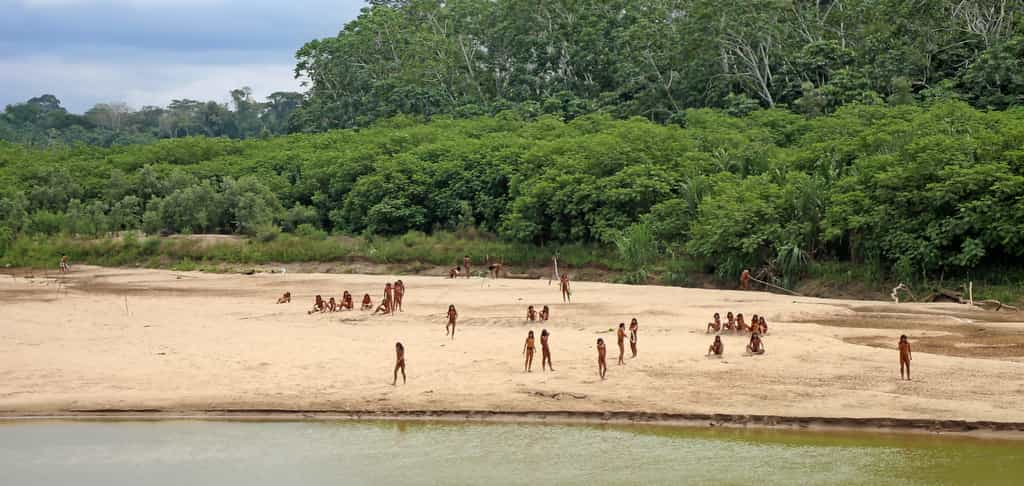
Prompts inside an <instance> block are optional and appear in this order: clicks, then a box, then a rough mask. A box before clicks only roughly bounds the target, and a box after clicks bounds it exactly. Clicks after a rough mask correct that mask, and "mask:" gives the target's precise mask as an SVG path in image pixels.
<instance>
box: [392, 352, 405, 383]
mask: <svg viewBox="0 0 1024 486" xmlns="http://www.w3.org/2000/svg"><path fill="white" fill-rule="evenodd" d="M399 369H401V370H402V384H403V385H404V384H405V346H402V343H395V377H394V380H392V381H391V386H395V385H396V384H398V370H399Z"/></svg>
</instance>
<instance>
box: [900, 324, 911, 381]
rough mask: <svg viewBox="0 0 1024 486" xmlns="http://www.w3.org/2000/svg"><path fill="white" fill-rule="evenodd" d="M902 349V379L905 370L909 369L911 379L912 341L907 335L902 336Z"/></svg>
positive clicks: (908, 375)
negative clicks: (908, 339)
mask: <svg viewBox="0 0 1024 486" xmlns="http://www.w3.org/2000/svg"><path fill="white" fill-rule="evenodd" d="M899 350H900V379H901V380H902V379H903V370H904V369H906V370H907V377H906V379H907V380H910V341H907V335H906V334H904V335H902V336H900V342H899Z"/></svg>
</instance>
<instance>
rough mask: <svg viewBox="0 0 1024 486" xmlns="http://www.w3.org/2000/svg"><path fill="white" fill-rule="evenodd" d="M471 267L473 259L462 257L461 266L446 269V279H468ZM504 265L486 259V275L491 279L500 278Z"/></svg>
mask: <svg viewBox="0 0 1024 486" xmlns="http://www.w3.org/2000/svg"><path fill="white" fill-rule="evenodd" d="M472 266H473V259H471V258H470V257H469V255H466V256H464V257H462V265H456V266H454V267H451V268H449V269H448V278H458V277H462V276H464V277H465V278H469V277H470V275H471V272H470V270H471V269H472ZM503 269H504V265H502V264H501V263H500V262H491V261H490V258H488V263H487V275H488V276H490V277H491V278H501V275H502V273H503Z"/></svg>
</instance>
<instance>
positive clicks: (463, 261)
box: [462, 255, 472, 278]
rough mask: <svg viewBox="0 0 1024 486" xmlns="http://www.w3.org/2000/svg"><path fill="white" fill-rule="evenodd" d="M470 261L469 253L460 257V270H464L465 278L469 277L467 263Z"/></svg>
mask: <svg viewBox="0 0 1024 486" xmlns="http://www.w3.org/2000/svg"><path fill="white" fill-rule="evenodd" d="M471 263H472V262H471V261H470V259H469V255H466V256H464V257H462V270H464V271H465V272H466V278H469V265H470V264H471Z"/></svg>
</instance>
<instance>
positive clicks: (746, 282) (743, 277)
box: [740, 268, 750, 290]
mask: <svg viewBox="0 0 1024 486" xmlns="http://www.w3.org/2000/svg"><path fill="white" fill-rule="evenodd" d="M740 289H742V290H750V270H749V269H746V268H744V269H743V273H741V274H740Z"/></svg>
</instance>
